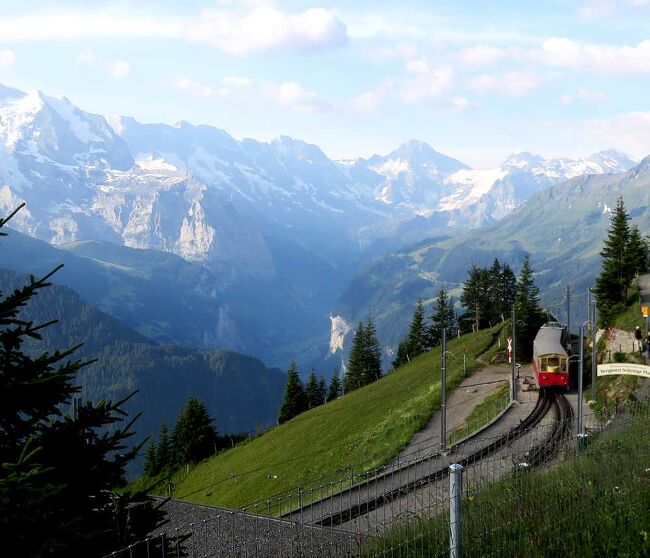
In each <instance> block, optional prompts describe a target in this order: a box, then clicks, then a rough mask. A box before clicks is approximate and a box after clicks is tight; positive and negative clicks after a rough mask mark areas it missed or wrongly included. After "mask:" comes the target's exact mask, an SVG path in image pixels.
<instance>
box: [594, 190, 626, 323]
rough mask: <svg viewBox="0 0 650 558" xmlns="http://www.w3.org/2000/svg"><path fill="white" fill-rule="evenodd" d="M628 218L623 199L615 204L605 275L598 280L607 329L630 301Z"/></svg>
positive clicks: (604, 255)
mask: <svg viewBox="0 0 650 558" xmlns="http://www.w3.org/2000/svg"><path fill="white" fill-rule="evenodd" d="M629 219H630V217H629V215H628V214H627V211H626V210H625V204H624V202H623V198H619V199H618V201H617V202H616V208H615V209H614V211H613V212H612V216H611V219H610V223H609V229H608V231H607V238H606V239H605V243H604V246H603V249H602V251H601V252H600V255H601V256H602V258H603V264H602V271H601V273H600V275H599V276H598V278H597V279H596V302H597V305H598V314H599V316H600V319H601V322H602V323H603V324H605V325H607V324H608V323H609V322H610V321H611V319H612V317H613V315H614V314H615V313H616V311H617V310H618V308H620V306H621V305H624V304H625V303H626V301H627V287H628V283H629V281H630V279H631V278H632V277H631V276H630V272H631V267H632V266H630V262H629V260H630V258H629V257H627V258H626V250H627V248H628V242H629V239H630V226H629Z"/></svg>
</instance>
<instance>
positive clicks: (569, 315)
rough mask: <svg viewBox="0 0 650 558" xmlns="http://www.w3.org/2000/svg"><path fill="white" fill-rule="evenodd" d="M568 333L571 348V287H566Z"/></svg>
mask: <svg viewBox="0 0 650 558" xmlns="http://www.w3.org/2000/svg"><path fill="white" fill-rule="evenodd" d="M566 331H567V334H568V336H569V346H570V345H571V290H570V289H569V285H567V286H566Z"/></svg>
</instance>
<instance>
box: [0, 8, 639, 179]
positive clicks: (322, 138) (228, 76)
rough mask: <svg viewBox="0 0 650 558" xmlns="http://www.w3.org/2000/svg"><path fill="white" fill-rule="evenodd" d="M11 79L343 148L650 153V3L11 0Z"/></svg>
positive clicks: (119, 107) (3, 62) (477, 162)
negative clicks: (410, 145) (415, 144)
mask: <svg viewBox="0 0 650 558" xmlns="http://www.w3.org/2000/svg"><path fill="white" fill-rule="evenodd" d="M0 83H4V84H6V85H11V86H14V87H18V88H20V89H23V90H32V89H40V90H42V91H44V92H46V93H49V94H53V95H57V96H61V95H65V96H66V97H68V98H69V99H70V100H71V101H72V102H73V103H75V104H77V105H79V106H80V107H81V108H83V109H85V110H88V111H91V112H98V113H103V114H126V115H131V116H134V117H135V118H136V119H138V120H141V121H144V122H167V123H174V122H176V121H178V120H187V121H190V122H193V123H206V124H211V125H214V126H217V127H220V128H224V129H225V130H227V131H228V132H229V133H231V134H232V135H234V136H236V137H254V138H258V139H271V138H273V137H275V136H278V135H281V134H284V135H290V136H293V137H298V138H301V139H304V140H306V141H309V142H313V143H316V144H318V145H319V146H321V147H322V148H323V150H324V151H325V152H326V153H327V154H328V155H329V156H332V157H339V158H340V157H356V156H367V155H370V154H372V153H375V152H380V153H385V152H388V151H390V150H392V149H393V148H395V147H396V146H397V145H398V144H399V143H401V142H403V141H405V140H407V139H410V138H417V139H421V140H424V141H427V142H428V143H430V144H431V145H432V146H433V147H434V148H436V149H437V150H439V151H441V152H443V153H446V154H449V155H452V156H455V157H458V158H460V159H461V160H463V161H464V162H466V163H468V164H470V165H472V166H475V167H477V168H481V167H489V166H496V165H498V164H499V163H500V162H501V161H502V160H503V159H505V158H506V157H507V156H508V154H510V153H511V152H514V151H522V150H526V151H531V152H535V153H540V154H542V155H545V156H560V155H565V156H576V157H577V156H584V155H588V154H589V153H591V152H593V151H596V150H599V149H605V148H608V147H615V148H618V149H621V150H623V151H626V152H628V153H630V154H632V155H634V156H636V157H642V156H644V155H647V154H650V107H649V106H648V91H650V0H582V1H579V0H574V1H569V0H556V1H553V0H550V1H545V2H515V1H509V2H507V1H501V2H498V1H492V2H487V1H485V0H482V1H462V0H456V1H446V2H442V1H440V2H436V1H428V2H425V1H416V0H411V1H408V0H402V1H400V2H394V1H393V2H386V1H378V0H375V1H372V2H371V1H367V0H355V1H354V2H350V1H348V2H342V1H336V0H332V1H330V2H324V1H297V0H294V1H282V0H276V1H272V0H204V1H199V0H186V1H183V2H180V1H178V2H171V1H166V2H162V1H160V2H153V1H151V0H139V1H135V0H122V1H115V2H106V1H104V2H99V1H93V0H85V1H65V0H58V1H57V2H52V1H48V0H42V1H31V2H30V1H26V0H25V1H22V2H15V1H7V0H0Z"/></svg>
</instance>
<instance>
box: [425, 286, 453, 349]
mask: <svg viewBox="0 0 650 558" xmlns="http://www.w3.org/2000/svg"><path fill="white" fill-rule="evenodd" d="M455 318H456V316H455V312H454V304H453V301H452V300H451V299H450V298H449V297H448V296H447V291H445V289H444V288H443V287H441V288H440V291H439V292H438V296H437V298H436V301H435V303H434V307H433V313H432V314H431V318H430V324H429V340H430V343H431V346H432V347H433V346H436V345H439V344H440V340H441V338H442V331H443V330H445V331H446V332H447V335H448V336H449V335H450V333H451V331H450V330H451V327H452V326H453V324H454V321H455Z"/></svg>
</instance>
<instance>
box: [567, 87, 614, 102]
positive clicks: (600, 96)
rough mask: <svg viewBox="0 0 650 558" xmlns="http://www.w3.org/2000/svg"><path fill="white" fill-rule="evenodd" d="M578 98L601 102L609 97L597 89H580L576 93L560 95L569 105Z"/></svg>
mask: <svg viewBox="0 0 650 558" xmlns="http://www.w3.org/2000/svg"><path fill="white" fill-rule="evenodd" d="M576 99H577V100H581V101H587V102H590V103H601V102H603V101H605V100H606V99H607V95H605V93H603V92H602V91H597V90H595V89H579V90H578V91H577V92H576V93H575V94H574V95H570V94H568V93H567V94H564V95H562V96H561V97H560V101H561V102H562V103H563V104H565V105H568V104H569V103H571V102H573V101H574V100H576Z"/></svg>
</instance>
